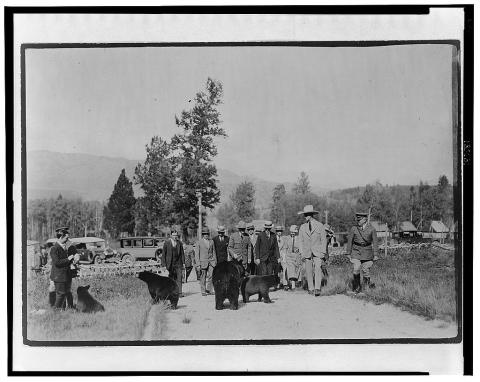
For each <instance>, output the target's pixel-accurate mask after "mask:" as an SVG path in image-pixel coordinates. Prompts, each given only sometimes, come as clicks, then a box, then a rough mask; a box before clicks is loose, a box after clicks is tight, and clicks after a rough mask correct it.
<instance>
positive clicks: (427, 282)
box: [323, 249, 456, 322]
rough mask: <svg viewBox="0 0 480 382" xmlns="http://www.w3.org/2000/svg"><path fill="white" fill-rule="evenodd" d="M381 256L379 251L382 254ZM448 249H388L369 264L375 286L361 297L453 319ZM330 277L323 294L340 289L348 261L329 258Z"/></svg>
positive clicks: (347, 277)
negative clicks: (393, 251) (395, 250)
mask: <svg viewBox="0 0 480 382" xmlns="http://www.w3.org/2000/svg"><path fill="white" fill-rule="evenodd" d="M382 256H383V254H382ZM453 262H454V256H453V253H452V252H448V251H443V250H432V249H422V250H412V251H410V252H406V251H405V250H402V252H397V253H391V252H390V253H388V256H387V258H384V257H381V258H380V260H378V261H377V262H376V263H375V264H374V266H373V267H372V268H371V278H372V281H374V282H375V284H376V288H375V289H370V290H366V291H365V296H364V297H363V298H365V299H367V300H370V301H373V302H375V303H383V302H388V303H391V304H394V305H396V306H398V307H401V308H403V309H406V310H409V311H411V312H412V313H416V314H420V315H422V316H425V317H427V318H431V319H434V318H438V319H442V320H446V321H451V322H453V321H455V319H456V292H455V268H454V263H453ZM329 272H330V277H329V282H328V286H327V287H326V288H325V289H324V290H323V293H324V294H328V295H331V294H336V293H344V292H346V291H347V289H348V287H347V284H348V281H349V280H350V278H351V272H352V265H351V264H350V263H349V261H348V259H347V258H346V257H345V256H338V257H336V258H332V260H331V264H330V267H329Z"/></svg>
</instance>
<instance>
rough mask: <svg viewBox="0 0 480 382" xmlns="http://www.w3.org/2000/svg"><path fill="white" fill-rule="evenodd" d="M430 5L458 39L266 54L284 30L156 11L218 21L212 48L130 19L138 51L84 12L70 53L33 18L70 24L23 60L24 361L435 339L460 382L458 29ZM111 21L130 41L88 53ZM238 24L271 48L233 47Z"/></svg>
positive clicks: (283, 47)
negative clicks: (48, 25)
mask: <svg viewBox="0 0 480 382" xmlns="http://www.w3.org/2000/svg"><path fill="white" fill-rule="evenodd" d="M437 11H438V12H440V13H439V14H440V16H441V17H439V18H438V19H439V20H440V21H441V22H443V23H445V25H450V24H451V25H457V24H458V25H459V28H452V30H453V31H454V32H455V31H461V33H454V32H452V33H451V34H449V32H448V31H446V32H445V33H444V34H443V35H442V33H440V35H439V34H438V33H432V34H431V37H428V35H427V34H425V33H423V34H422V33H420V34H419V35H418V36H419V37H417V35H415V34H414V33H413V34H412V33H411V34H408V33H407V32H408V31H405V33H404V36H405V37H403V38H401V37H399V36H402V35H401V34H398V33H397V34H396V35H394V37H389V35H388V33H386V34H385V36H384V37H383V36H382V35H381V34H379V35H378V36H377V37H375V38H368V37H367V38H361V37H359V38H357V39H356V38H352V37H351V34H348V33H347V34H346V38H342V37H340V38H336V37H332V36H334V33H333V32H334V31H332V32H330V34H328V33H327V34H325V36H324V37H322V35H321V33H316V34H312V35H311V36H310V38H308V39H306V38H304V37H303V38H302V36H304V34H303V32H302V33H300V32H299V33H298V35H295V33H294V36H295V38H288V36H287V35H286V34H282V33H279V35H278V36H275V35H274V34H272V36H270V37H266V38H262V36H263V35H264V34H263V33H262V29H261V28H260V27H259V25H258V24H257V23H255V22H252V19H255V17H257V16H258V18H259V23H260V24H261V23H262V19H265V18H267V19H268V17H270V16H269V15H247V16H245V15H223V17H222V16H221V15H217V16H216V15H198V17H192V16H191V15H150V16H151V17H160V18H159V25H160V26H159V28H160V30H164V29H165V30H166V29H168V28H174V26H175V25H176V24H177V23H178V21H179V20H181V22H180V24H181V25H183V26H185V25H187V24H188V25H190V28H191V32H192V33H193V32H194V31H197V30H199V29H201V27H199V26H198V24H201V22H202V20H204V18H203V17H200V16H205V17H206V16H208V17H209V18H207V19H206V20H207V22H206V24H207V27H206V28H207V29H208V25H209V24H212V25H213V24H215V27H212V30H214V31H215V33H216V34H215V35H214V36H215V37H211V38H206V37H202V36H204V35H202V34H200V35H198V36H195V38H191V36H193V34H189V33H184V32H180V31H179V30H177V29H174V30H171V29H170V30H169V32H168V33H169V34H168V33H167V35H166V36H162V35H161V33H160V34H159V32H158V30H157V31H156V33H152V34H151V35H148V34H147V32H148V30H149V28H151V19H148V18H147V19H142V21H141V22H139V21H138V19H136V18H135V17H134V16H136V17H137V18H138V17H141V15H131V16H132V20H133V21H132V20H130V21H131V23H132V38H131V39H126V38H122V36H128V31H126V30H125V29H128V22H127V23H125V24H123V22H122V20H123V21H125V20H126V19H124V18H122V16H124V15H117V16H115V15H96V16H97V19H93V18H92V17H93V16H94V15H89V16H84V17H85V23H84V24H83V23H82V17H83V16H82V15H78V14H76V15H70V16H66V17H67V18H68V17H70V18H72V20H73V21H74V24H73V25H77V27H78V28H79V29H80V30H79V31H78V33H79V35H80V36H83V37H84V36H87V38H83V39H78V40H75V39H72V38H70V37H71V34H70V33H72V32H71V31H68V33H67V36H64V37H65V38H62V36H61V35H60V34H59V32H61V31H62V30H63V28H64V27H65V25H67V24H66V23H67V21H66V19H65V18H62V15H48V14H45V15H19V17H23V18H24V19H20V21H22V22H21V23H19V24H18V25H20V26H23V28H25V29H26V30H27V32H28V31H29V29H28V25H27V24H26V23H25V22H26V21H28V20H29V17H33V19H32V20H33V24H32V25H34V26H33V27H32V31H34V30H41V27H38V26H37V27H35V26H36V25H42V24H41V22H42V20H43V21H45V20H47V19H48V20H49V21H50V22H52V23H53V24H55V23H54V21H53V20H54V18H55V17H58V21H59V27H52V30H50V32H52V33H50V32H49V33H47V34H46V38H42V36H39V38H38V41H36V40H31V39H28V40H22V41H18V44H17V45H16V46H15V48H16V49H17V48H18V49H19V50H18V51H15V59H16V61H15V70H16V71H17V70H18V71H17V74H18V78H17V80H18V81H17V84H18V87H17V88H16V89H17V90H18V91H19V92H17V98H16V100H17V101H19V102H16V110H15V137H16V138H15V148H16V149H18V150H19V151H17V152H16V154H15V162H16V163H15V169H16V170H15V174H16V176H17V175H18V176H19V178H18V179H21V192H19V193H18V195H17V196H18V198H19V199H17V201H18V202H19V205H16V208H18V209H17V210H16V212H17V211H19V212H20V215H17V214H15V215H16V216H15V227H14V229H15V237H16V238H17V237H18V238H21V241H20V243H21V245H20V244H19V243H18V242H17V243H16V244H15V253H14V258H15V260H14V264H13V267H14V274H15V280H14V281H15V283H14V291H13V293H14V296H15V298H18V299H19V301H17V302H15V306H17V308H14V321H15V324H14V329H15V330H16V331H15V332H14V333H15V334H16V336H15V337H16V338H17V339H18V341H19V343H20V345H19V346H20V347H22V348H23V349H26V350H25V351H34V352H37V353H36V354H39V353H38V351H44V352H46V354H47V353H48V352H57V353H56V354H58V352H60V353H61V352H62V349H65V350H67V347H68V349H70V350H72V349H73V350H72V351H74V350H78V351H79V352H83V354H85V353H84V352H85V350H86V349H88V347H95V348H97V350H99V349H98V347H100V348H102V347H110V346H113V349H114V350H113V352H116V351H118V353H119V354H120V353H122V352H123V351H125V350H127V349H128V346H131V345H135V347H140V349H141V347H142V346H145V345H148V349H154V348H156V347H157V346H158V347H162V346H165V347H168V346H171V345H174V346H171V349H172V350H174V351H175V352H179V353H178V354H182V353H181V352H182V347H183V346H184V347H185V349H187V347H192V348H195V346H200V345H201V346H207V349H208V345H215V346H217V349H220V350H219V351H222V350H221V349H224V350H225V351H230V350H231V349H233V348H234V347H232V346H231V345H238V346H240V345H241V346H247V345H251V346H252V347H253V346H258V347H260V348H261V349H268V348H269V347H270V348H274V347H278V346H280V347H283V348H284V349H285V350H286V349H289V350H288V352H295V349H301V347H305V348H306V347H308V346H309V345H316V346H319V348H318V349H321V346H327V345H329V344H330V345H332V344H337V346H345V347H348V346H355V347H354V348H353V349H354V351H356V352H358V351H360V352H361V351H362V350H360V349H362V347H364V348H365V349H367V348H368V346H371V345H372V344H377V345H378V344H383V345H385V346H388V345H389V344H390V345H391V346H395V344H397V345H398V346H400V345H401V346H403V347H402V352H405V353H408V349H409V348H408V347H409V346H411V347H412V349H413V348H414V347H415V346H417V345H422V344H423V345H425V346H427V345H428V346H430V347H431V348H432V349H435V347H438V348H439V349H440V348H441V349H443V348H442V346H445V347H447V346H450V348H448V349H454V350H453V351H454V352H457V358H455V357H453V356H452V357H450V356H444V357H445V358H447V359H450V361H449V362H451V366H449V365H447V364H444V365H438V366H437V367H438V368H439V372H440V373H442V370H444V369H445V370H450V371H447V373H460V374H461V373H462V372H463V371H462V370H463V369H462V367H463V366H462V365H461V362H463V358H462V357H463V355H462V344H461V343H462V338H463V333H462V329H463V325H462V323H463V308H462V286H463V277H462V275H463V265H462V264H463V262H462V256H463V247H462V243H463V241H462V239H461V238H462V228H463V209H462V207H463V204H462V200H463V199H462V184H463V178H462V165H463V160H462V151H461V149H460V148H461V146H462V144H461V142H462V138H461V137H462V129H463V126H464V125H463V124H462V123H463V122H462V121H463V119H462V118H463V116H462V108H463V101H462V94H463V82H462V81H463V49H464V45H463V35H462V33H463V19H464V15H463V10H462V9H460V11H461V12H458V11H459V10H457V9H451V10H450V12H451V13H449V11H448V10H445V9H443V13H441V11H442V10H441V9H439V10H437ZM63 16H65V15H63ZM289 16H292V17H293V15H273V16H271V17H273V18H275V17H278V18H282V17H283V18H287V19H288V17H289ZM430 16H431V17H432V18H434V16H435V13H434V12H432V14H431V15H430ZM430 16H429V17H430ZM52 17H53V18H52ZM115 17H118V20H117V19H115ZM217 17H218V18H217ZM242 17H244V19H242ZM302 17H303V18H304V19H302V20H304V22H305V23H307V21H308V19H309V16H308V15H307V16H302ZM311 17H312V18H315V17H317V19H318V18H320V19H321V18H322V17H325V16H318V15H311ZM343 17H347V16H343ZM350 17H355V16H350ZM370 17H373V18H374V17H379V19H378V20H379V23H380V25H382V23H383V22H385V21H382V19H381V17H380V16H370ZM386 17H391V18H393V19H395V20H401V17H403V18H404V19H405V20H407V19H408V17H409V16H386ZM395 17H398V18H395ZM411 17H414V16H411ZM102 18H104V19H105V21H106V23H107V24H109V23H110V24H111V25H113V26H115V28H117V29H118V30H119V32H118V34H116V33H117V32H112V31H110V32H108V33H106V35H105V37H104V38H102V39H99V38H96V36H97V33H98V31H95V30H92V32H91V38H88V36H90V35H89V32H88V30H89V27H90V28H91V26H92V25H97V24H101V21H100V20H102ZM229 18H230V19H231V22H232V24H233V25H235V24H238V23H239V24H242V25H243V26H244V27H246V26H248V25H249V23H252V29H253V31H254V30H259V31H260V33H258V34H257V35H255V34H252V33H247V31H246V29H247V28H245V29H242V31H241V32H245V36H244V37H237V36H236V35H235V33H232V32H228V33H227V34H226V35H225V37H224V38H222V36H221V35H220V36H219V35H218V33H219V31H220V30H221V29H222V27H227V26H228V20H229ZM135 20H137V21H135ZM242 20H243V21H242ZM305 20H307V21H305ZM434 20H435V19H434ZM70 21H71V20H70ZM357 21H358V25H359V28H360V29H361V25H364V24H362V23H364V21H362V19H361V17H360V16H357ZM162 22H163V24H162ZM281 22H283V23H285V24H286V25H288V24H289V21H288V20H287V21H285V20H283V21H281ZM343 22H344V24H343V25H345V21H344V20H343ZM190 23H191V24H190ZM268 23H270V24H273V22H272V21H271V20H270V21H268V20H267V24H268ZM292 23H294V24H295V25H298V26H299V28H302V25H303V24H302V21H301V20H299V19H296V21H295V22H294V21H292ZM270 24H269V25H270ZM307 24H308V23H307ZM312 24H315V22H314V21H312ZM333 24H334V23H332V25H333ZM233 25H232V26H230V27H232V28H233ZM315 25H316V24H315ZM352 25H355V23H353V24H352ZM384 25H385V32H388V28H387V24H386V23H385V24H384ZM407 25H408V20H407V21H405V26H404V27H403V28H405V27H406V26H407ZM142 26H143V27H144V28H145V33H144V34H137V33H136V32H134V28H135V27H139V28H141V27H142ZM102 27H103V28H106V27H105V25H102ZM317 27H318V25H317ZM39 28H40V29H39ZM318 28H319V29H321V28H320V27H318ZM375 28H376V31H377V32H378V30H382V27H381V26H378V25H377V26H376V27H375ZM106 29H108V28H106ZM117 29H115V30H117ZM271 29H272V30H273V31H274V30H275V28H273V27H271ZM437 29H438V28H437ZM437 29H435V30H436V31H437ZM228 30H229V31H230V29H228ZM290 32H291V31H290ZM437 32H438V31H437ZM55 33H57V34H55ZM203 33H205V31H203ZM272 33H274V32H272ZM291 33H293V32H291ZM305 33H306V32H305ZM176 34H177V35H178V37H177V38H176V39H175V38H172V36H175V35H176ZM25 35H26V36H32V34H29V33H25ZM141 36H143V39H142V37H141ZM159 36H160V37H159ZM189 36H190V38H189ZM252 36H253V37H252ZM17 123H20V124H19V125H17ZM470 128H471V127H470ZM17 138H18V139H17ZM16 179H17V178H16ZM19 191H20V189H19ZM14 196H15V195H14ZM17 224H18V225H17ZM322 344H323V345H322ZM349 344H350V345H349ZM352 344H354V345H352ZM402 344H403V345H402ZM292 345H298V346H300V347H298V346H293V347H292ZM117 346H118V347H117ZM124 346H127V347H126V348H125V347H124ZM42 349H43V350H42ZM145 349H146V348H145ZM355 349H356V350H355ZM141 350H142V349H141ZM99 351H101V350H99ZM217 351H218V350H217ZM376 351H379V349H377V350H376ZM52 354H53V353H52ZM112 354H114V353H112ZM232 354H240V355H239V357H241V354H242V352H241V351H240V353H232ZM352 354H353V353H352ZM237 356H238V355H235V357H237ZM296 356H297V357H299V356H300V355H299V354H297V355H296ZM223 357H224V356H220V358H223ZM279 359H281V358H278V359H277V360H276V361H277V363H278V362H280V361H279ZM459 360H460V361H459ZM89 362H94V360H90V361H89ZM270 364H272V363H270ZM34 367H38V366H34ZM192 367H199V366H198V365H197V366H192ZM237 367H239V369H237ZM268 367H270V366H268ZM287 367H288V366H287ZM299 367H300V368H302V367H305V368H306V369H305V371H312V370H315V369H313V368H312V367H313V366H312V365H309V364H306V365H305V366H299ZM395 367H396V366H393V368H394V369H392V370H393V371H397V370H398V369H395ZM147 368H148V369H149V370H156V369H155V366H153V365H152V366H151V367H147ZM185 368H186V369H184V371H188V370H189V368H188V366H187V365H185ZM203 368H204V369H203V370H211V371H215V370H219V369H220V370H225V371H245V370H255V366H253V369H247V367H246V366H245V367H243V366H241V364H240V366H239V365H237V364H231V365H228V364H222V365H221V366H220V365H218V364H216V362H215V357H212V358H211V359H210V360H209V363H208V364H207V366H203ZM261 368H262V367H261V366H260V369H261ZM404 368H405V370H410V371H420V372H422V371H429V370H420V369H419V366H418V365H415V366H414V367H413V369H411V368H409V365H404ZM442 368H444V369H442ZM159 369H161V370H168V365H162V366H160V367H159ZM37 370H38V369H37ZM117 370H118V369H117ZM177 370H178V369H177ZM269 370H271V369H269ZM342 370H348V365H344V366H343V368H342ZM369 370H372V366H369ZM378 370H384V369H383V368H382V367H379V369H378ZM392 370H390V371H392ZM178 371H181V370H178ZM277 371H285V369H284V368H282V367H281V366H280V367H279V369H278V370H277ZM315 371H318V370H315Z"/></svg>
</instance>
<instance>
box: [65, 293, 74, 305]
mask: <svg viewBox="0 0 480 382" xmlns="http://www.w3.org/2000/svg"><path fill="white" fill-rule="evenodd" d="M66 300H67V308H73V307H74V306H73V295H72V292H69V293H67V295H66Z"/></svg>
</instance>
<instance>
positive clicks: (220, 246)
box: [213, 225, 230, 264]
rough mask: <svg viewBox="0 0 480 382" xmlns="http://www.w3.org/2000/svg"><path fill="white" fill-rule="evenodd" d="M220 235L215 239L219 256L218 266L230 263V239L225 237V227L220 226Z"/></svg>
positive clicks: (218, 228)
mask: <svg viewBox="0 0 480 382" xmlns="http://www.w3.org/2000/svg"><path fill="white" fill-rule="evenodd" d="M217 232H218V235H217V236H215V237H214V238H213V247H214V249H215V255H216V256H217V264H219V263H222V262H224V261H228V241H229V240H230V238H229V237H228V236H225V227H224V226H223V225H219V226H218V227H217Z"/></svg>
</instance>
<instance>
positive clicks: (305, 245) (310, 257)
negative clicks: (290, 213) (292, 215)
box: [298, 205, 327, 296]
mask: <svg viewBox="0 0 480 382" xmlns="http://www.w3.org/2000/svg"><path fill="white" fill-rule="evenodd" d="M298 214H299V215H301V214H303V216H304V217H305V223H303V224H302V225H301V226H300V230H299V233H298V238H299V241H300V252H301V254H302V258H303V259H304V260H305V273H306V276H307V283H308V293H309V294H315V296H320V289H321V283H322V265H324V264H325V256H326V254H327V235H326V233H325V226H324V225H323V224H322V223H320V222H319V221H318V220H315V219H314V218H313V215H315V214H318V211H315V210H314V209H313V206H312V205H307V206H305V207H304V208H303V211H300V212H299V213H298Z"/></svg>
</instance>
